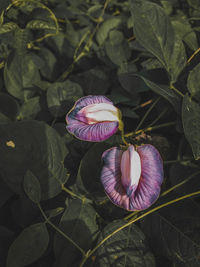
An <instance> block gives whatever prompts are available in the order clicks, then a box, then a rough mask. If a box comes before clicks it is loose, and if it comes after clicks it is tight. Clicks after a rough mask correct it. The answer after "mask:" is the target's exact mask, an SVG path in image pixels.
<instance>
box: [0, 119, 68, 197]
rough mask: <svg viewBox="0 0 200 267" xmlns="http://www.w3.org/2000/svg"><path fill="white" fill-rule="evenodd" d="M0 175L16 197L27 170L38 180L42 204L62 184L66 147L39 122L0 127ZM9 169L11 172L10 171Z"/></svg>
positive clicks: (51, 130)
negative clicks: (15, 193)
mask: <svg viewBox="0 0 200 267" xmlns="http://www.w3.org/2000/svg"><path fill="white" fill-rule="evenodd" d="M0 140H1V143H0V154H1V155H4V156H3V157H2V159H1V161H0V175H1V176H2V178H3V179H4V180H5V182H6V183H7V184H8V185H9V187H10V188H11V189H12V190H13V191H14V192H17V193H18V194H22V195H23V194H24V191H23V190H22V183H23V177H24V175H25V173H26V171H27V170H30V171H31V172H32V173H33V174H34V175H35V176H36V177H37V179H38V180H39V182H40V186H41V191H42V196H41V198H42V200H44V199H49V198H52V197H55V196H56V195H57V194H59V193H60V192H61V183H64V182H65V180H66V177H67V176H66V169H65V168H64V158H65V156H66V154H67V152H68V151H67V150H66V147H65V145H64V143H63V141H62V139H61V137H60V136H59V134H58V133H57V132H56V130H54V129H52V128H51V127H50V126H48V125H47V124H45V123H43V122H39V121H22V122H17V123H10V124H4V125H0ZM10 166H12V168H10Z"/></svg>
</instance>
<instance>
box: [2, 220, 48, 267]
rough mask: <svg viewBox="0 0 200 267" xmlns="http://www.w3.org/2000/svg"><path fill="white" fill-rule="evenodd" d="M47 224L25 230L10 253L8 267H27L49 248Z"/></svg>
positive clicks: (36, 225)
mask: <svg viewBox="0 0 200 267" xmlns="http://www.w3.org/2000/svg"><path fill="white" fill-rule="evenodd" d="M48 243H49V234H48V231H47V228H46V224H44V223H37V224H33V225H31V226H29V227H28V228H26V229H24V230H23V231H22V232H21V233H20V235H19V236H18V237H17V238H16V239H15V241H14V242H13V243H12V245H11V246H10V248H9V251H8V258H7V265H6V266H7V267H19V266H27V265H28V264H31V263H32V262H34V261H36V260H37V259H39V258H40V257H41V256H42V255H43V253H44V252H45V250H46V249H47V247H48Z"/></svg>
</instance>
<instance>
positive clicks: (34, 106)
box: [17, 96, 41, 120]
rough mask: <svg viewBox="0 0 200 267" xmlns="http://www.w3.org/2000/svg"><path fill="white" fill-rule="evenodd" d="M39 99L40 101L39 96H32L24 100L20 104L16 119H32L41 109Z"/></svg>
mask: <svg viewBox="0 0 200 267" xmlns="http://www.w3.org/2000/svg"><path fill="white" fill-rule="evenodd" d="M39 101H40V97H39V96H36V97H32V98H30V99H28V100H26V101H25V102H24V103H23V104H22V106H21V109H20V112H19V115H18V117H17V119H18V120H24V119H25V120H28V119H34V118H35V117H36V115H37V114H38V112H39V111H40V110H41V107H40V103H39Z"/></svg>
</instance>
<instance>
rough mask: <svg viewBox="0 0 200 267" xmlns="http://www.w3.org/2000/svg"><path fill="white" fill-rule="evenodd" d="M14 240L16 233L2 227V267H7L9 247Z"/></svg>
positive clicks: (0, 237) (0, 240) (0, 263)
mask: <svg viewBox="0 0 200 267" xmlns="http://www.w3.org/2000/svg"><path fill="white" fill-rule="evenodd" d="M13 238H14V233H13V232H12V231H11V230H9V229H8V228H6V227H4V226H2V225H0V251H1V254H0V266H6V258H7V254H8V249H9V246H10V245H11V243H12V241H13Z"/></svg>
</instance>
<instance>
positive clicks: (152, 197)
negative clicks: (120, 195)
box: [130, 145, 163, 210]
mask: <svg viewBox="0 0 200 267" xmlns="http://www.w3.org/2000/svg"><path fill="white" fill-rule="evenodd" d="M137 152H138V154H139V155H140V159H141V167H142V173H141V178H140V181H139V184H138V187H137V189H136V191H135V192H134V194H133V195H132V196H131V197H130V209H131V210H143V209H147V208H148V207H150V206H151V205H152V204H153V203H154V202H155V201H156V200H157V198H158V197H159V194H160V187H161V184H162V182H163V162H162V159H161V157H160V154H159V152H158V150H157V149H156V148H155V147H153V146H152V145H143V146H140V147H138V148H137Z"/></svg>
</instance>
